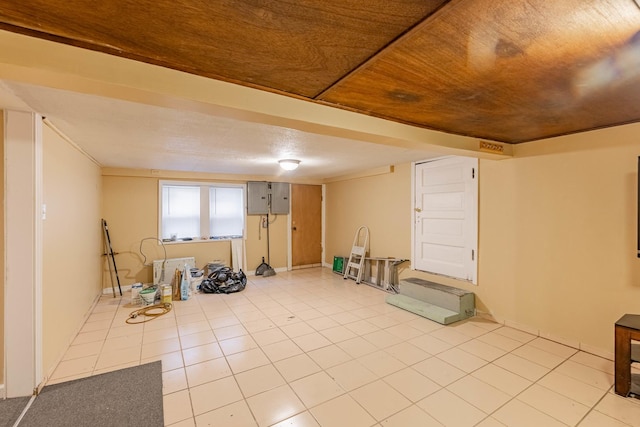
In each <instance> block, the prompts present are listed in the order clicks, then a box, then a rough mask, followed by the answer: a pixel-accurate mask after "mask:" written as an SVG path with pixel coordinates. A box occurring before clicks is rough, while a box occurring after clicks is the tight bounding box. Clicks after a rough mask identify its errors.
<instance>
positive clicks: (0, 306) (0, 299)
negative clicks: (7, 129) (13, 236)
mask: <svg viewBox="0 0 640 427" xmlns="http://www.w3.org/2000/svg"><path fill="white" fill-rule="evenodd" d="M0 153H3V156H4V111H2V110H0ZM0 203H1V204H2V209H0V224H3V226H2V227H0V271H1V272H2V274H0V384H4V258H5V253H4V208H5V206H4V161H2V162H0Z"/></svg>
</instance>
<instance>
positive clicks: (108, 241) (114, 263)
mask: <svg viewBox="0 0 640 427" xmlns="http://www.w3.org/2000/svg"><path fill="white" fill-rule="evenodd" d="M102 225H104V232H105V234H106V235H107V245H109V253H108V254H107V255H111V261H113V271H114V272H115V273H116V280H117V281H118V291H120V296H122V288H121V287H120V277H119V276H118V267H116V257H115V255H114V254H113V249H112V248H111V237H109V227H107V221H105V220H104V219H103V220H102Z"/></svg>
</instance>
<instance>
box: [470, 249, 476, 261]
mask: <svg viewBox="0 0 640 427" xmlns="http://www.w3.org/2000/svg"><path fill="white" fill-rule="evenodd" d="M475 260H476V251H475V249H471V261H475Z"/></svg>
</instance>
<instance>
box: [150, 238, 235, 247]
mask: <svg viewBox="0 0 640 427" xmlns="http://www.w3.org/2000/svg"><path fill="white" fill-rule="evenodd" d="M244 238H245V237H244V236H225V237H211V238H199V239H197V238H196V239H188V238H186V239H176V240H171V239H163V240H162V244H163V245H176V244H181V243H209V242H221V241H229V240H235V239H244Z"/></svg>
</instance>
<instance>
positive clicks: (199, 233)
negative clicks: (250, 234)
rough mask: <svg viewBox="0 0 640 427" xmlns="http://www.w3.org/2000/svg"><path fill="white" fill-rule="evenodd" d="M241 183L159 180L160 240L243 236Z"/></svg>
mask: <svg viewBox="0 0 640 427" xmlns="http://www.w3.org/2000/svg"><path fill="white" fill-rule="evenodd" d="M244 193H245V188H244V185H238V184H218V183H215V184H214V183H197V182H196V183H194V182H170V181H160V219H159V223H160V227H159V228H160V230H159V232H160V238H161V239H162V240H163V241H178V242H179V241H183V242H184V241H192V240H200V241H202V240H209V239H216V240H218V239H231V238H240V237H243V236H244V226H245V217H244V212H245V208H244V203H245V202H244V200H245V196H244Z"/></svg>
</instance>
